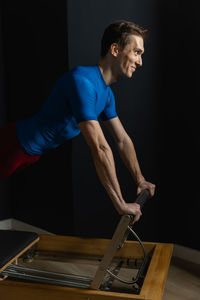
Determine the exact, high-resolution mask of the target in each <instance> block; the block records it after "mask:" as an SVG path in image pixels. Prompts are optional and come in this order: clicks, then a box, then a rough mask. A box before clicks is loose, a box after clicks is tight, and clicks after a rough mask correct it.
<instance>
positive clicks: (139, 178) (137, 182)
mask: <svg viewBox="0 0 200 300" xmlns="http://www.w3.org/2000/svg"><path fill="white" fill-rule="evenodd" d="M145 181H146V180H145V178H144V176H142V175H141V176H140V177H138V178H136V185H137V186H139V185H140V184H142V183H143V182H145Z"/></svg>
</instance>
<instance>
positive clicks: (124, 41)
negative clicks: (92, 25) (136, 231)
mask: <svg viewBox="0 0 200 300" xmlns="http://www.w3.org/2000/svg"><path fill="white" fill-rule="evenodd" d="M146 32H147V31H146V30H144V29H142V28H141V27H139V26H138V25H136V24H133V23H131V22H127V21H117V22H114V23H113V24H110V25H109V26H108V27H107V28H106V29H105V31H104V34H103V38H102V44H101V59H100V61H99V63H98V65H94V66H86V67H82V66H78V67H76V68H74V69H73V70H71V71H69V72H67V73H65V74H63V75H62V76H61V78H59V79H58V81H57V82H56V84H55V86H54V88H53V90H52V92H51V94H50V96H49V98H48V99H47V101H46V102H45V104H44V105H43V107H42V108H41V110H40V111H39V112H38V113H37V114H35V115H34V116H32V117H31V118H29V119H26V120H23V121H19V122H17V123H16V124H9V125H8V126H6V128H4V129H1V131H0V135H1V140H4V141H5V143H4V146H3V147H1V155H0V157H1V158H0V159H1V160H0V177H1V178H3V177H5V176H8V175H10V174H12V173H13V172H14V171H15V170H17V169H19V168H23V167H24V166H26V165H29V164H31V163H33V162H35V161H37V160H38V159H39V158H40V156H41V155H42V154H44V153H45V152H46V151H48V150H49V149H52V148H55V147H57V146H59V145H60V144H62V143H63V142H64V141H66V140H68V139H71V138H74V137H75V136H77V135H78V134H79V133H80V132H82V134H83V136H84V138H85V140H86V142H87V144H88V146H89V148H90V150H91V154H92V157H93V160H94V164H95V167H96V171H97V174H98V176H99V179H100V181H101V183H102V184H103V186H104V188H105V189H106V191H107V193H108V195H109V197H110V199H111V200H112V202H113V205H114V207H115V208H116V210H117V211H118V213H119V214H131V215H135V218H134V222H135V221H138V220H139V218H140V216H141V211H140V206H139V205H138V204H136V203H126V202H125V200H124V199H123V196H122V194H121V190H120V186H119V182H118V179H117V176H116V171H115V163H114V159H113V155H112V151H111V149H110V147H109V145H108V143H107V141H106V139H105V137H104V134H103V132H102V129H101V127H100V124H99V122H98V117H100V118H101V119H102V120H103V121H104V123H105V125H106V126H107V128H108V130H109V131H110V132H111V134H112V136H113V137H114V139H115V142H116V145H117V148H118V150H119V153H120V155H121V157H122V160H123V161H124V163H125V165H126V166H127V168H128V169H129V171H130V173H131V175H132V177H133V179H134V181H135V184H136V185H137V193H140V192H141V191H142V190H144V189H148V190H149V192H150V196H151V197H152V196H153V195H154V190H155V185H154V184H152V183H150V182H148V181H146V180H145V178H144V177H143V175H142V173H141V170H140V167H139V164H138V161H137V157H136V153H135V149H134V145H133V143H132V141H131V139H130V137H129V136H128V135H127V133H126V131H125V129H124V128H123V126H122V124H121V122H120V120H119V118H118V116H117V113H116V110H115V99H114V95H113V93H112V90H111V88H110V85H111V84H112V83H113V82H115V81H117V79H118V78H119V77H120V76H125V77H128V78H131V77H132V75H133V73H134V72H135V70H136V68H137V67H139V66H142V54H143V52H144V38H145V35H146ZM6 158H7V159H6Z"/></svg>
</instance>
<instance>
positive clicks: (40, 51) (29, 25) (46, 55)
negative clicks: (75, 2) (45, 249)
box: [3, 0, 73, 234]
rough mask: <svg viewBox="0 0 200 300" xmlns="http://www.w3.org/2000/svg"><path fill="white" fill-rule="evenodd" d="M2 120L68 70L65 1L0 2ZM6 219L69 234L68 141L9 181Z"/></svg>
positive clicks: (21, 111) (29, 109)
mask: <svg viewBox="0 0 200 300" xmlns="http://www.w3.org/2000/svg"><path fill="white" fill-rule="evenodd" d="M3 13H4V28H3V30H4V44H5V55H4V57H5V68H6V82H7V109H8V110H7V111H8V117H7V119H8V121H17V120H21V119H23V118H26V117H28V116H30V115H32V114H33V113H35V112H37V111H38V110H39V109H40V107H41V105H42V104H43V103H44V101H45V100H46V98H47V97H48V95H49V93H50V91H51V89H52V87H53V85H54V83H55V81H56V80H57V79H58V77H59V76H60V75H62V74H63V73H64V72H65V71H67V70H68V62H67V45H66V42H67V28H66V24H67V23H66V1H64V0H63V1H59V2H57V1H49V0H48V1H46V0H42V1H23V0H20V1H13V0H9V1H4V10H3ZM10 181H11V183H10V199H11V200H12V216H13V217H14V218H16V219H20V220H22V221H25V222H27V223H29V224H33V225H36V226H39V227H41V228H44V229H47V230H49V231H51V232H55V233H57V232H59V233H63V234H64V233H65V234H68V233H71V231H72V224H73V222H72V219H73V211H72V188H71V186H72V183H71V181H72V180H71V142H70V141H69V142H67V143H66V144H65V145H62V146H61V147H59V148H58V149H56V150H54V151H50V152H49V153H48V154H47V155H44V156H43V157H42V158H41V159H40V160H39V161H38V162H37V163H36V164H34V165H32V166H31V167H29V168H27V169H25V170H24V171H22V172H20V173H18V174H15V175H13V176H12V177H11V179H10Z"/></svg>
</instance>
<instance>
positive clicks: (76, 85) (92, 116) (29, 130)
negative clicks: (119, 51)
mask: <svg viewBox="0 0 200 300" xmlns="http://www.w3.org/2000/svg"><path fill="white" fill-rule="evenodd" d="M99 117H100V118H101V119H102V120H103V121H105V120H109V119H112V118H115V117H117V113H116V108H115V97H114V94H113V92H112V90H111V88H110V86H107V85H106V83H105V81H104V79H103V77H102V74H101V71H100V69H99V67H98V66H97V65H94V66H78V67H75V68H74V69H72V70H70V71H69V72H66V73H65V74H63V75H62V76H61V77H60V78H59V79H58V80H57V82H56V83H55V86H54V87H53V89H52V91H51V94H50V96H49V97H48V99H47V100H46V102H45V103H44V105H43V106H42V108H41V110H40V111H39V112H38V113H37V114H35V115H33V116H32V117H30V118H28V119H25V120H22V121H19V122H17V124H16V133H17V137H18V140H19V142H20V144H21V146H22V147H23V148H24V150H25V151H26V152H27V153H28V154H30V155H41V154H43V153H45V152H46V151H47V150H49V149H51V148H56V147H58V146H59V145H60V144H62V143H64V142H65V141H66V140H69V139H71V138H74V137H75V136H77V135H78V134H79V133H80V129H79V126H78V123H80V122H83V121H88V120H96V121H97V120H98V118H99Z"/></svg>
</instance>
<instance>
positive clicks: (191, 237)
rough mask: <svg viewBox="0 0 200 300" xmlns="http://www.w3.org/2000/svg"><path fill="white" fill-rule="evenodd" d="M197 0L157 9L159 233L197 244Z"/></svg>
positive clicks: (199, 204) (199, 245) (199, 140)
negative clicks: (158, 36) (160, 217)
mask: <svg viewBox="0 0 200 300" xmlns="http://www.w3.org/2000/svg"><path fill="white" fill-rule="evenodd" d="M197 4H198V3H197V2H196V1H193V0H192V1H190V2H189V5H188V2H187V1H164V2H163V3H162V6H161V9H160V26H159V28H160V62H161V70H160V74H161V78H160V79H161V80H160V89H161V94H160V105H159V115H160V134H161V144H162V150H161V154H162V156H161V158H160V163H161V166H162V174H161V178H160V180H161V182H160V189H161V201H162V204H163V208H162V209H163V213H162V224H163V226H162V227H163V228H165V230H164V232H163V238H162V239H164V238H165V239H166V240H173V241H174V242H176V243H178V244H182V245H185V246H189V247H193V248H196V249H200V238H199V233H198V228H199V226H200V221H199V210H200V201H199V194H198V185H199V175H198V172H199V165H200V164H199V162H200V160H199V153H200V136H199V127H200V126H199V125H200V124H199V69H200V63H199V53H198V45H199V42H200V24H199V11H198V6H197ZM164 225H165V226H164Z"/></svg>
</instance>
